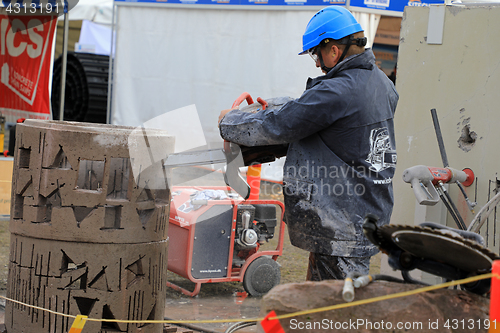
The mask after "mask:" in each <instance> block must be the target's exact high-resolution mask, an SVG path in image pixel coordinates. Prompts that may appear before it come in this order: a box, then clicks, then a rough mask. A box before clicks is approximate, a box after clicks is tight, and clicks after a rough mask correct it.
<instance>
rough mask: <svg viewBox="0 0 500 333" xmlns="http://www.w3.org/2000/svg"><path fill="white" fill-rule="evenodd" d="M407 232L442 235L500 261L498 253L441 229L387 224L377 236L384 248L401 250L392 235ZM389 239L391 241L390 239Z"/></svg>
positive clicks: (379, 230) (379, 229)
mask: <svg viewBox="0 0 500 333" xmlns="http://www.w3.org/2000/svg"><path fill="white" fill-rule="evenodd" d="M402 230H404V231H406V230H411V231H420V232H426V233H431V234H436V235H440V236H442V237H447V238H450V239H453V240H456V241H459V242H461V243H463V244H464V245H465V246H467V247H469V248H471V249H473V250H476V251H479V252H480V253H482V254H483V255H485V256H487V257H489V258H490V259H491V260H492V261H493V260H497V259H500V256H498V255H497V254H496V253H494V252H493V251H491V250H490V249H488V248H486V247H484V246H483V245H481V244H479V243H476V242H474V241H472V240H470V239H467V238H464V237H462V236H460V235H459V234H454V233H451V232H442V231H440V229H432V228H430V227H422V226H411V225H400V224H386V225H384V226H381V227H379V228H378V229H377V236H378V237H379V239H380V240H381V244H382V245H384V246H388V247H390V248H394V247H397V248H399V246H398V245H396V244H395V243H394V241H393V240H392V235H393V234H394V233H395V232H396V231H402ZM388 237H389V239H390V240H389V239H388Z"/></svg>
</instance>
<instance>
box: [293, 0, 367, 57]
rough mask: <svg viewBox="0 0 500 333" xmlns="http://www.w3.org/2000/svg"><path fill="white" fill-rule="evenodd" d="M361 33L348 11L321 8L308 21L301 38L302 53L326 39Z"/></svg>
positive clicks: (334, 7) (341, 8)
mask: <svg viewBox="0 0 500 333" xmlns="http://www.w3.org/2000/svg"><path fill="white" fill-rule="evenodd" d="M360 31H363V28H361V25H360V24H359V23H358V21H356V19H355V18H354V16H353V15H352V14H351V12H350V11H348V10H347V9H345V8H344V7H340V6H329V7H326V8H323V9H322V10H320V11H319V12H317V13H316V14H314V16H313V17H312V19H311V20H310V21H309V23H308V24H307V27H306V31H305V32H304V36H302V52H301V53H299V54H305V53H306V52H307V51H308V50H309V49H311V48H313V47H315V46H317V45H319V43H321V41H322V40H324V39H326V38H332V39H336V40H338V39H342V38H344V37H346V36H349V35H352V34H354V33H356V32H360Z"/></svg>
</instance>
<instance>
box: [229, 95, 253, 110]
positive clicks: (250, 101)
mask: <svg viewBox="0 0 500 333" xmlns="http://www.w3.org/2000/svg"><path fill="white" fill-rule="evenodd" d="M244 100H247V103H248V105H250V104H253V98H252V96H250V94H249V93H247V92H244V93H243V94H241V95H240V97H238V98H237V99H236V100H235V101H234V103H233V106H231V108H237V107H238V106H240V104H241V103H243V101H244Z"/></svg>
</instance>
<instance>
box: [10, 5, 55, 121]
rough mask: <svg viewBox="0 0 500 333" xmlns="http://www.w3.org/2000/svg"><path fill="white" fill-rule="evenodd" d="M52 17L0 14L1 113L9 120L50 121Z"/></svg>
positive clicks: (53, 25) (53, 20) (53, 26)
mask: <svg viewBox="0 0 500 333" xmlns="http://www.w3.org/2000/svg"><path fill="white" fill-rule="evenodd" d="M56 25H57V19H56V17H53V16H33V15H26V16H20V15H19V16H18V15H16V16H7V15H0V71H1V72H0V73H1V76H0V78H1V80H0V112H1V113H2V114H3V115H4V116H6V117H7V118H10V119H13V120H15V119H17V118H27V119H28V118H36V119H49V118H50V97H49V82H50V76H51V72H50V69H51V63H52V41H53V39H54V33H55V31H56Z"/></svg>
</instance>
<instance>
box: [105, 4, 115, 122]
mask: <svg viewBox="0 0 500 333" xmlns="http://www.w3.org/2000/svg"><path fill="white" fill-rule="evenodd" d="M115 11H116V4H115V3H114V2H113V11H112V14H111V47H110V49H109V70H108V96H107V97H108V105H107V107H106V124H111V107H112V103H111V102H112V101H111V98H112V89H113V84H112V83H113V60H114V58H115V55H114V44H115V42H116V41H115V19H116V17H115V13H116V12H115ZM116 14H117V13H116Z"/></svg>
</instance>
